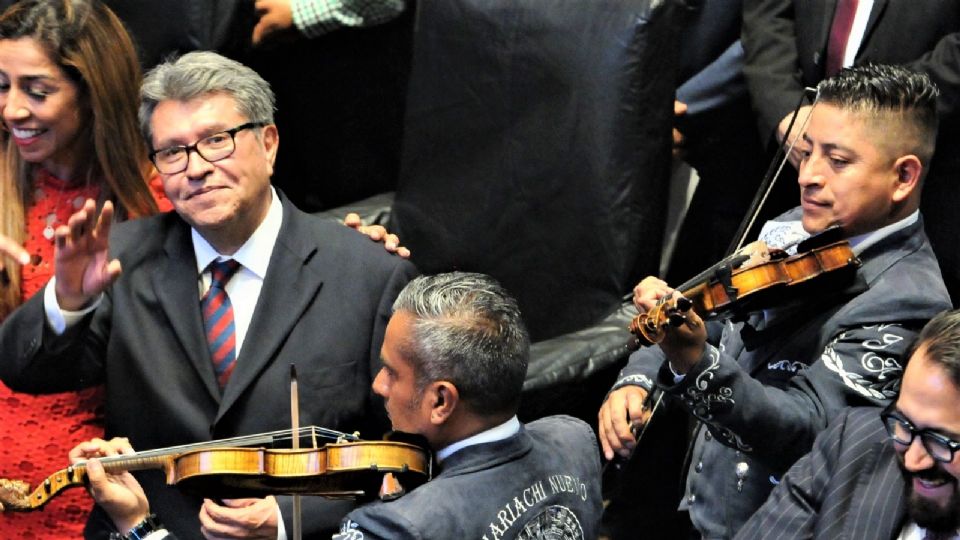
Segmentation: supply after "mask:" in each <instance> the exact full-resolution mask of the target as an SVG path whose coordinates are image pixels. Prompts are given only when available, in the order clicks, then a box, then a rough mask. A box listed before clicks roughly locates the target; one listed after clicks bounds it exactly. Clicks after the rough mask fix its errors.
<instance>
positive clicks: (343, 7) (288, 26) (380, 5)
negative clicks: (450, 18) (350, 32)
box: [252, 0, 406, 45]
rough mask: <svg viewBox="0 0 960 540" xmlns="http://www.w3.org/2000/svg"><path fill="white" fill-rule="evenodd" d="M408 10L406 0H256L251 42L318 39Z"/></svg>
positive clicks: (370, 24)
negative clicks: (300, 37) (288, 37)
mask: <svg viewBox="0 0 960 540" xmlns="http://www.w3.org/2000/svg"><path fill="white" fill-rule="evenodd" d="M405 7H406V3H405V0H257V2H256V4H255V8H256V12H257V17H258V21H257V25H256V26H255V27H254V29H253V36H252V41H253V44H254V45H260V44H261V43H263V42H265V41H270V40H272V39H276V38H278V37H280V36H282V35H284V34H290V33H291V32H293V31H296V32H298V33H299V34H301V35H303V36H305V37H308V38H315V37H318V36H322V35H324V34H327V33H329V32H332V31H334V30H337V29H339V28H360V27H364V26H374V25H377V24H382V23H385V22H388V21H390V20H393V19H394V18H396V17H397V16H398V15H400V13H402V12H403V10H404V8H405Z"/></svg>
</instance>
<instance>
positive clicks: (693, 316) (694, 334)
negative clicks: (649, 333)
mask: <svg viewBox="0 0 960 540" xmlns="http://www.w3.org/2000/svg"><path fill="white" fill-rule="evenodd" d="M677 315H679V317H677V316H676V315H673V316H671V324H669V325H667V327H666V335H665V336H664V338H663V341H661V342H660V343H659V345H660V349H662V350H663V354H664V355H666V357H667V361H668V362H670V368H671V369H672V370H673V371H674V373H677V374H679V375H684V374H686V373H687V372H688V371H690V370H691V369H692V368H693V366H695V365H696V364H697V362H699V361H700V358H701V357H702V356H703V349H704V347H705V346H706V343H707V330H706V326H705V325H704V324H703V319H701V318H700V316H699V315H697V313H696V312H695V311H694V310H692V309H689V308H688V309H687V310H686V311H681V312H678V313H677Z"/></svg>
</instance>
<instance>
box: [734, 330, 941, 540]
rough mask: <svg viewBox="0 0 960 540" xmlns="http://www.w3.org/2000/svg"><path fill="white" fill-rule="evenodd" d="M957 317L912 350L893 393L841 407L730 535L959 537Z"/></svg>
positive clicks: (926, 332) (924, 336)
mask: <svg viewBox="0 0 960 540" xmlns="http://www.w3.org/2000/svg"><path fill="white" fill-rule="evenodd" d="M958 439H960V311H948V312H943V313H941V314H940V315H937V316H936V317H934V318H933V320H931V321H930V322H929V323H928V324H927V325H926V326H925V327H924V329H923V330H922V331H921V333H920V336H919V338H918V339H917V341H916V344H915V345H914V346H913V347H912V354H910V355H909V360H908V362H907V367H906V370H905V371H904V374H903V382H902V386H901V389H900V395H899V396H898V397H897V399H896V401H894V402H893V403H892V404H891V405H890V406H889V407H887V408H886V409H885V410H884V411H883V412H882V413H879V414H878V411H877V409H875V408H855V409H849V410H848V411H847V412H846V413H845V414H844V415H843V416H842V417H840V418H839V419H838V420H837V421H836V422H835V423H833V424H832V425H831V427H830V428H829V429H828V430H827V431H826V432H824V433H823V434H822V435H821V436H820V437H818V438H817V441H816V443H815V444H814V448H813V451H812V452H811V453H810V454H808V455H806V456H805V457H803V458H802V459H801V460H800V461H798V462H797V463H796V464H795V465H794V466H793V467H792V468H791V469H790V471H789V472H787V474H786V475H785V476H784V477H783V479H782V481H781V483H780V485H779V486H777V488H776V490H774V492H773V493H772V494H771V496H770V498H769V499H768V500H767V502H766V503H765V504H764V505H763V507H762V508H761V509H760V510H759V511H758V512H757V513H756V514H755V515H754V516H753V518H751V520H750V521H749V522H747V524H746V525H745V526H744V528H743V529H742V530H741V532H740V534H739V535H738V536H737V538H740V539H748V538H749V539H756V538H776V539H778V540H779V539H783V538H823V539H828V538H829V539H832V538H841V537H843V538H891V539H892V538H896V539H901V540H933V539H937V540H946V539H955V538H960V457H958V455H957V451H958V450H960V442H958Z"/></svg>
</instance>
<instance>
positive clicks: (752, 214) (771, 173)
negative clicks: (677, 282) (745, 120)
mask: <svg viewBox="0 0 960 540" xmlns="http://www.w3.org/2000/svg"><path fill="white" fill-rule="evenodd" d="M811 94H812V95H813V96H814V97H813V99H812V100H811V103H810V105H811V109H810V112H811V114H812V113H813V107H816V106H817V102H819V101H820V90H819V88H812V87H807V88H804V90H803V93H802V94H801V95H800V100H799V101H798V102H797V106H796V108H794V109H793V116H791V117H790V123H789V124H787V134H786V135H784V137H787V136H789V135H790V132H791V131H793V126H794V124H795V123H796V122H797V116H798V115H799V114H800V109H801V108H802V107H803V102H804V101H806V99H807V96H809V95H811ZM809 122H810V115H809V114H808V115H807V116H806V117H805V118H804V119H803V125H802V126H800V130H801V133H802V132H803V130H805V129H806V128H807V124H808V123H809ZM799 140H800V137H796V138H794V139H793V140H792V141H790V145H789V147H788V148H786V149H784V146H783V143H785V142H786V140H782V141H777V143H778V144H777V151H776V152H775V153H774V155H773V159H772V160H770V166H769V167H767V172H766V173H765V174H764V175H763V180H762V181H761V182H760V187H759V188H758V189H757V192H756V194H754V196H753V201H752V202H751V203H750V209H749V210H748V211H747V213H746V215H745V216H744V219H743V221H741V222H740V228H739V229H737V234H735V235H734V237H733V241H732V242H731V243H730V247H728V248H727V255H730V254H732V253H736V252H737V251H738V250H739V249H740V248H741V247H743V243H744V242H745V241H746V238H747V234H749V233H750V229H752V228H753V225H754V223H756V221H757V216H759V215H760V210H762V209H763V206H764V204H766V202H767V197H769V196H770V192H771V191H773V186H774V184H776V182H777V180H778V179H779V178H780V173H781V172H783V169H784V167H786V165H787V161H788V158H789V156H790V152H792V151H793V148H794V147H795V146H796V145H797V141H799Z"/></svg>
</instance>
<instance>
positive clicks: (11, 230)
mask: <svg viewBox="0 0 960 540" xmlns="http://www.w3.org/2000/svg"><path fill="white" fill-rule="evenodd" d="M20 38H29V39H33V40H35V41H36V42H37V44H38V45H39V46H40V47H42V48H43V49H44V50H45V51H46V52H47V54H48V55H49V57H50V60H51V61H52V62H53V63H55V64H57V65H59V66H60V67H61V68H63V70H64V72H66V74H67V75H68V76H69V77H70V79H71V80H73V81H74V82H75V83H76V85H77V87H78V89H79V92H78V95H79V98H78V99H79V101H80V107H81V111H80V113H81V118H82V124H83V125H82V127H81V133H80V134H79V137H80V138H81V140H83V141H85V144H84V146H85V148H83V149H82V150H81V152H80V156H81V159H82V160H83V161H82V162H81V164H80V166H79V169H78V173H79V174H75V175H74V177H75V178H73V180H83V181H85V182H87V183H89V184H96V185H99V186H100V197H101V199H102V200H112V201H114V202H115V204H116V205H117V208H118V216H120V217H121V219H122V218H125V217H128V216H130V215H136V216H144V215H150V214H154V213H156V212H157V205H156V203H155V202H154V200H153V197H152V196H151V194H150V190H149V188H148V186H147V183H146V180H145V179H146V178H147V177H148V175H149V174H150V172H151V170H152V168H151V166H150V163H149V161H148V160H147V150H146V146H145V144H144V142H143V139H142V138H141V137H140V133H139V127H138V124H137V106H138V103H139V89H140V80H141V71H140V65H139V63H138V61H137V55H136V50H135V49H134V46H133V42H132V40H131V39H130V36H129V35H128V34H127V31H126V30H125V29H124V27H123V23H121V22H120V19H119V18H117V16H116V15H115V14H114V13H113V12H112V11H110V9H109V8H108V7H107V6H105V5H104V4H102V3H101V2H100V1H99V0H24V1H21V2H18V3H16V4H14V5H13V6H11V7H10V8H9V9H8V10H7V11H5V12H4V13H3V14H2V15H0V40H3V39H20ZM35 167H36V165H34V164H30V163H26V162H25V161H24V160H23V159H22V158H21V157H20V153H19V151H18V150H17V148H16V145H15V144H14V142H13V141H12V138H11V137H10V136H9V134H6V133H4V134H3V135H2V136H0V212H2V217H0V234H3V235H6V236H8V237H9V238H11V239H13V240H14V241H16V242H18V243H21V244H22V243H23V241H24V237H25V234H26V231H25V229H26V227H25V224H26V217H25V216H26V209H27V208H28V207H29V205H30V204H32V199H31V197H32V189H30V186H31V183H32V181H33V174H34V169H35ZM4 267H5V268H6V275H5V276H0V293H2V294H0V319H2V318H3V317H5V316H6V315H7V314H8V313H9V312H10V311H12V310H13V309H14V308H16V307H17V306H18V305H20V303H21V302H22V299H21V297H20V286H21V275H20V271H19V266H18V265H17V264H16V263H15V262H14V261H11V260H9V259H5V260H4Z"/></svg>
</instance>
